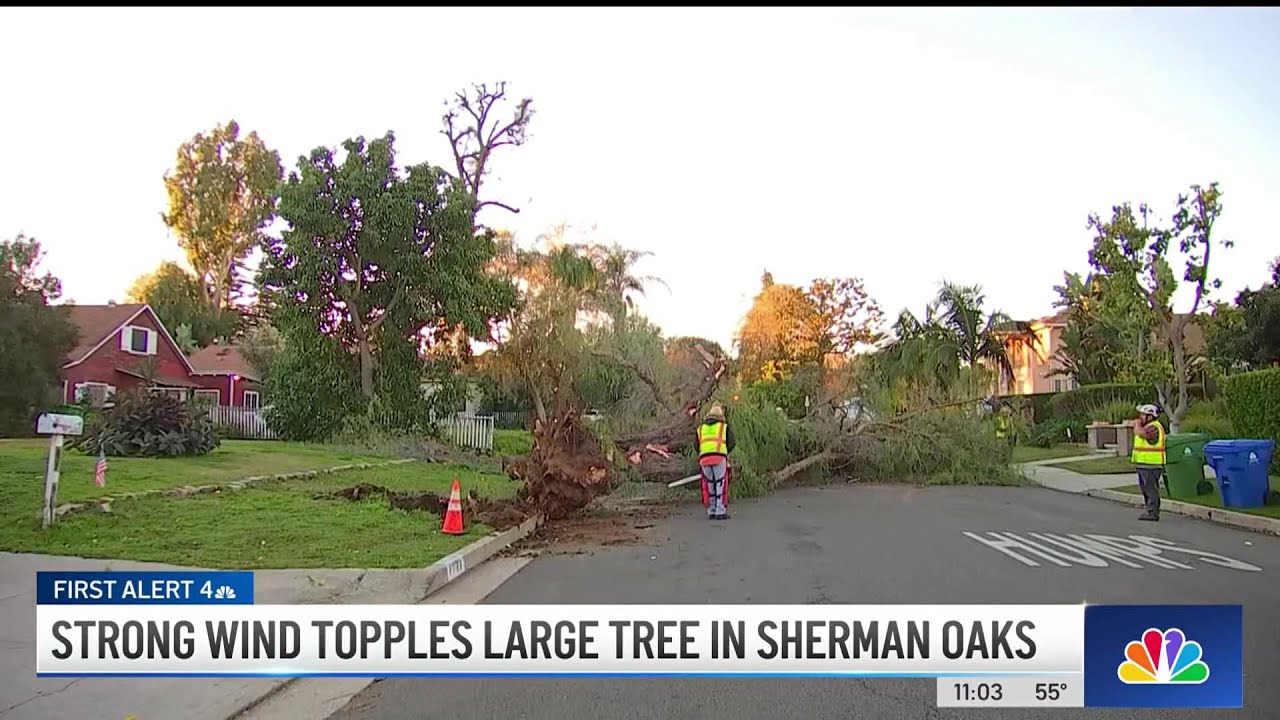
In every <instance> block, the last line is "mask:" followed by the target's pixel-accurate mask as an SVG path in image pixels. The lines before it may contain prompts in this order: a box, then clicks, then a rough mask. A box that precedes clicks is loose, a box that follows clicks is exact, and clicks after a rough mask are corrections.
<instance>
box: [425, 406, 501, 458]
mask: <svg viewBox="0 0 1280 720" xmlns="http://www.w3.org/2000/svg"><path fill="white" fill-rule="evenodd" d="M437 422H439V424H440V430H441V435H442V436H443V437H444V439H446V440H449V441H452V442H453V443H454V444H455V445H461V446H462V447H465V448H470V449H472V450H479V451H480V452H493V416H492V415H466V414H463V413H458V414H457V415H453V416H450V417H444V418H440V419H439V420H438V421H437Z"/></svg>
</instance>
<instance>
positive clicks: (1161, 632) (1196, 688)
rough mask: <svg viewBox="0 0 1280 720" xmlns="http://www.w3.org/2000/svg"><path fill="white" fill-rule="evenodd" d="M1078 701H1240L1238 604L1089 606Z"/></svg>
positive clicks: (1149, 704)
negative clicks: (1082, 675) (1082, 673)
mask: <svg viewBox="0 0 1280 720" xmlns="http://www.w3.org/2000/svg"><path fill="white" fill-rule="evenodd" d="M1084 677H1085V683H1084V706H1085V707H1124V708H1241V707H1244V608H1243V607H1242V606H1240V605H1090V606H1087V607H1085V611H1084Z"/></svg>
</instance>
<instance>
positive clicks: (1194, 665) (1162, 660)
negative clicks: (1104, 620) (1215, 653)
mask: <svg viewBox="0 0 1280 720" xmlns="http://www.w3.org/2000/svg"><path fill="white" fill-rule="evenodd" d="M1202 655H1203V650H1202V648H1201V647H1200V643H1198V642H1196V641H1195V640H1187V636H1186V635H1185V634H1183V632H1182V631H1181V630H1179V629H1177V628H1171V629H1169V630H1165V631H1160V630H1156V629H1154V628H1152V629H1150V630H1147V631H1146V632H1144V633H1142V641H1141V642H1139V641H1137V640H1134V641H1133V642H1131V643H1129V644H1128V645H1127V646H1125V649H1124V656H1125V657H1126V658H1127V659H1126V660H1125V661H1124V662H1122V663H1120V667H1118V668H1116V673H1117V674H1118V675H1119V676H1120V682H1123V683H1124V684H1126V685H1143V684H1146V683H1157V684H1161V685H1164V684H1169V685H1199V684H1200V683H1202V682H1204V681H1205V680H1208V679H1209V666H1208V665H1206V664H1205V662H1204V661H1203V660H1201V659H1200V657H1201V656H1202Z"/></svg>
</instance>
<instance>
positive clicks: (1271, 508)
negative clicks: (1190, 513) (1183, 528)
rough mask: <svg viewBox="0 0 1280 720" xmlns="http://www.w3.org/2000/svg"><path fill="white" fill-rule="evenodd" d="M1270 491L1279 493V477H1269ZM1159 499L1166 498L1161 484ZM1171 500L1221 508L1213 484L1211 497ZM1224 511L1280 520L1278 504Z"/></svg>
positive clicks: (1139, 491) (1133, 488)
mask: <svg viewBox="0 0 1280 720" xmlns="http://www.w3.org/2000/svg"><path fill="white" fill-rule="evenodd" d="M1210 482H1213V481H1212V480H1210ZM1271 489H1272V490H1275V491H1276V492H1280V476H1275V475H1272V476H1271ZM1116 490H1119V491H1120V492H1127V493H1133V494H1135V495H1141V494H1142V489H1141V488H1139V487H1138V486H1137V485H1131V486H1129V487H1120V488H1116ZM1160 497H1161V498H1167V496H1166V495H1165V494H1164V488H1163V483H1161V494H1160ZM1173 499H1174V500H1177V501H1178V502H1186V503H1195V504H1196V505H1207V506H1209V507H1216V508H1220V507H1222V493H1220V492H1219V491H1218V485H1217V483H1214V485H1213V494H1212V495H1200V496H1198V497H1193V498H1173ZM1225 509H1227V510H1230V511H1232V512H1242V513H1248V514H1250V515H1265V516H1266V517H1273V518H1280V504H1275V505H1265V506H1263V507H1260V508H1225Z"/></svg>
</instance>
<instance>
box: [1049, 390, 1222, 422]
mask: <svg viewBox="0 0 1280 720" xmlns="http://www.w3.org/2000/svg"><path fill="white" fill-rule="evenodd" d="M1187 396H1188V397H1189V398H1190V399H1192V400H1202V399H1204V397H1205V388H1204V387H1203V386H1202V385H1189V386H1187ZM1173 399H1176V398H1172V399H1171V401H1172V400H1173ZM1121 402H1124V403H1129V404H1130V405H1133V406H1134V407H1137V406H1138V405H1143V404H1146V403H1158V402H1159V398H1158V397H1157V396H1156V389H1155V387H1153V386H1151V385H1129V384H1125V383H1101V384H1098V385H1082V386H1080V387H1078V388H1076V389H1075V390H1067V391H1066V392H1061V393H1058V394H1057V395H1054V396H1053V397H1051V398H1049V402H1048V410H1049V413H1048V415H1049V418H1073V419H1076V420H1084V421H1086V422H1088V421H1092V420H1096V419H1097V418H1091V417H1085V416H1086V415H1088V414H1089V413H1090V412H1091V411H1092V410H1093V409H1094V408H1097V407H1102V406H1104V405H1109V404H1111V403H1121ZM1162 409H1163V410H1165V411H1166V412H1167V411H1168V410H1169V408H1162ZM1037 419H1039V418H1037ZM1045 419H1048V418H1045Z"/></svg>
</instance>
